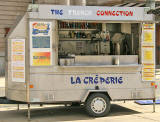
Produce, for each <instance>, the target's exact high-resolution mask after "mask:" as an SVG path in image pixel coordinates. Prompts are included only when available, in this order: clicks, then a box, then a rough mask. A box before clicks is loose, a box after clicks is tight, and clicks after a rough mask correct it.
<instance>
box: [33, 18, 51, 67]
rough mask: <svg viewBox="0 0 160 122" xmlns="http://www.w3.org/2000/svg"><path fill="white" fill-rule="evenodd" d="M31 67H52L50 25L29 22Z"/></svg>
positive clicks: (49, 23)
mask: <svg viewBox="0 0 160 122" xmlns="http://www.w3.org/2000/svg"><path fill="white" fill-rule="evenodd" d="M30 41H31V43H30V44H31V45H30V47H31V53H30V56H31V65H32V66H50V65H52V23H51V22H42V21H36V22H30Z"/></svg>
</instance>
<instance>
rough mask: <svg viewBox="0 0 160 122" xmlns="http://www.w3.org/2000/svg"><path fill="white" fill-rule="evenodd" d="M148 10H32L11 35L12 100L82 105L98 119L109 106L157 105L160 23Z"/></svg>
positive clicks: (39, 7)
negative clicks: (158, 26)
mask: <svg viewBox="0 0 160 122" xmlns="http://www.w3.org/2000/svg"><path fill="white" fill-rule="evenodd" d="M146 9H147V8H143V7H141V8H140V7H100V6H61V5H37V4H35V5H30V6H29V8H28V11H27V12H26V14H25V15H24V16H23V18H22V19H21V20H20V21H19V23H18V24H17V25H16V27H15V28H14V29H13V30H12V31H11V32H10V34H9V36H8V38H7V41H8V45H7V46H8V52H7V54H8V56H7V59H6V62H7V64H8V65H7V69H8V70H7V72H6V98H7V99H9V100H13V101H19V102H25V103H28V107H30V104H33V103H38V104H44V103H57V104H59V103H62V104H68V103H69V104H70V103H73V104H74V103H79V104H83V105H84V106H85V108H86V110H87V112H88V113H89V115H91V116H96V117H99V116H105V115H107V114H108V112H109V110H110V101H115V100H139V99H144V100H145V99H151V100H154V99H155V95H154V87H153V86H152V85H151V84H152V83H154V80H155V25H154V16H153V15H151V14H147V13H146Z"/></svg>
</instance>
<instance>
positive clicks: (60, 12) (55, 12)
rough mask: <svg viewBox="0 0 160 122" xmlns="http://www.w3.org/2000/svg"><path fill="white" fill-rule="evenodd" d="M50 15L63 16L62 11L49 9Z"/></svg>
mask: <svg viewBox="0 0 160 122" xmlns="http://www.w3.org/2000/svg"><path fill="white" fill-rule="evenodd" d="M51 12H52V14H54V15H63V10H62V9H61V10H57V9H51Z"/></svg>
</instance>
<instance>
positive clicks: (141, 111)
mask: <svg viewBox="0 0 160 122" xmlns="http://www.w3.org/2000/svg"><path fill="white" fill-rule="evenodd" d="M152 107H153V106H152V105H138V104H135V103H134V102H131V101H128V102H126V103H123V102H113V103H112V107H111V112H110V114H109V115H108V116H106V117H102V118H93V117H89V116H88V115H87V114H86V113H85V111H84V109H83V108H80V107H72V108H71V107H64V106H47V105H44V106H43V107H39V106H35V105H34V106H32V111H31V115H32V116H31V117H32V120H31V122H160V105H156V112H155V113H152ZM26 108H27V106H26V105H20V110H19V111H17V106H16V105H0V122H27V117H26V114H27V109H26Z"/></svg>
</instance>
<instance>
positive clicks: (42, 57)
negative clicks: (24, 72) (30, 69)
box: [32, 52, 51, 66]
mask: <svg viewBox="0 0 160 122" xmlns="http://www.w3.org/2000/svg"><path fill="white" fill-rule="evenodd" d="M32 56H33V62H32V63H33V64H32V65H33V66H49V65H51V52H33V53H32Z"/></svg>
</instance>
